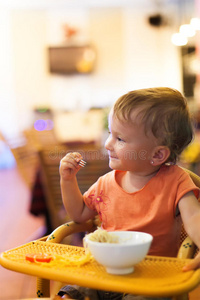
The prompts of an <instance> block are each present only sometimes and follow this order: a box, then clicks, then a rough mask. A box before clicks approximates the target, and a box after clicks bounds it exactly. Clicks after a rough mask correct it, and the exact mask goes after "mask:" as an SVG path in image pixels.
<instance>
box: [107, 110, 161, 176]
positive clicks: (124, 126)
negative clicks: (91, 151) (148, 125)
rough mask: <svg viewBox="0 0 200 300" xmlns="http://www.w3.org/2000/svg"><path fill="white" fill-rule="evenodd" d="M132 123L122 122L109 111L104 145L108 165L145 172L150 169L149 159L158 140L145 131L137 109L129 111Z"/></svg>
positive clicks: (139, 172)
mask: <svg viewBox="0 0 200 300" xmlns="http://www.w3.org/2000/svg"><path fill="white" fill-rule="evenodd" d="M131 119H132V121H133V122H132V123H128V122H125V121H124V122H122V121H120V120H119V119H118V118H116V117H115V116H113V113H112V112H111V113H110V115H109V120H108V123H109V133H110V135H109V137H108V139H107V140H106V143H105V147H106V149H107V150H108V154H109V165H110V167H111V168H112V169H114V170H122V171H130V172H135V173H136V172H138V174H145V173H146V172H148V171H149V170H151V168H152V166H151V160H152V156H153V153H154V149H155V147H156V146H158V141H157V139H156V138H155V137H154V135H153V134H152V133H151V132H150V131H149V132H148V133H147V134H146V133H145V129H144V124H142V123H141V121H140V117H138V116H137V111H133V112H132V113H131Z"/></svg>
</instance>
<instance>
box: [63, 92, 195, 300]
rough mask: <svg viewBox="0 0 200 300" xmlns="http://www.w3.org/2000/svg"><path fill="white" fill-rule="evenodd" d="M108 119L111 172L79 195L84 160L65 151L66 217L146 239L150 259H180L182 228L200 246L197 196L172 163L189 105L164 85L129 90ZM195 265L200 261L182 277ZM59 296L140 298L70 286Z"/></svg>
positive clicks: (184, 135) (188, 129)
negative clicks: (132, 232)
mask: <svg viewBox="0 0 200 300" xmlns="http://www.w3.org/2000/svg"><path fill="white" fill-rule="evenodd" d="M108 121H109V122H108V124H109V137H108V139H107V141H106V143H105V148H106V149H107V151H108V155H109V166H110V168H111V169H112V171H111V172H109V173H107V174H105V175H104V176H102V177H100V178H99V179H98V181H97V182H96V183H94V184H93V185H92V186H91V187H90V189H89V190H88V191H87V192H86V193H85V194H84V195H82V194H81V192H80V190H79V187H78V183H77V179H76V173H77V172H78V171H79V169H80V168H81V167H80V166H79V161H80V160H81V159H82V156H81V155H80V154H79V153H77V152H74V153H68V154H67V155H66V156H65V157H64V158H63V159H62V160H61V164H60V177H61V191H62V197H63V203H64V206H65V208H66V211H67V213H68V214H69V216H70V217H71V218H72V220H74V221H75V222H79V223H81V222H85V221H86V220H88V219H90V218H93V217H95V216H96V215H98V216H99V217H100V220H101V223H102V228H103V229H105V230H108V231H114V230H135V231H143V232H147V233H150V234H152V235H153V243H152V245H151V248H150V251H149V253H148V254H149V255H161V256H171V257H174V256H176V255H177V251H178V247H179V237H180V233H181V223H182V222H183V224H184V227H185V230H186V231H187V233H188V235H189V236H190V237H191V238H192V240H193V241H194V242H195V244H196V245H197V246H198V247H200V230H199V226H197V224H198V223H200V221H199V220H200V204H199V202H198V200H197V199H198V197H199V190H198V188H197V187H196V186H195V185H194V183H193V182H192V180H191V179H190V176H189V175H188V174H187V173H186V172H185V171H184V170H183V169H182V168H180V167H179V166H177V165H176V161H177V159H178V157H179V155H180V154H181V152H182V151H183V149H185V147H186V146H187V145H188V144H189V143H190V142H191V140H192V138H193V131H192V125H191V120H190V115H189V111H188V106H187V101H186V99H185V98H184V97H183V95H182V94H181V93H180V92H179V91H177V90H175V89H172V88H166V87H158V88H149V89H140V90H135V91H131V92H129V93H127V94H125V95H123V96H122V97H120V98H119V99H118V100H117V101H116V103H115V104H114V106H113V107H112V109H111V111H110V114H109V119H108ZM198 267H200V255H197V257H196V258H195V259H194V260H193V261H192V263H190V264H188V265H186V266H185V267H184V269H183V271H187V270H190V269H195V268H198ZM92 292H93V293H94V294H90V293H92ZM59 295H60V297H64V298H66V299H67V298H68V299H70V298H75V299H84V296H85V295H88V296H90V295H92V296H90V297H91V299H92V300H94V299H145V298H144V297H140V296H134V295H123V294H121V293H111V292H104V291H91V290H89V289H83V288H78V287H73V286H66V287H64V288H63V289H62V290H61V291H60V292H59ZM63 295H64V296H63ZM148 299H149V298H148ZM165 299H166V298H165Z"/></svg>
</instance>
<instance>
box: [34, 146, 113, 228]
mask: <svg viewBox="0 0 200 300" xmlns="http://www.w3.org/2000/svg"><path fill="white" fill-rule="evenodd" d="M71 151H79V152H80V153H81V154H82V155H83V158H84V160H86V162H87V167H85V168H82V169H81V170H80V171H79V172H78V174H77V180H78V183H79V188H80V190H81V192H82V193H84V192H85V191H86V190H88V188H89V187H90V186H91V185H92V184H93V183H94V182H95V181H96V180H97V179H98V178H99V177H100V176H101V175H104V174H105V173H107V172H108V171H110V168H109V166H108V156H107V155H105V154H103V153H102V152H101V150H99V149H98V148H91V147H88V145H87V146H84V145H82V146H81V147H80V146H76V148H71V149H70V148H68V147H67V146H62V145H56V146H53V147H48V148H44V149H41V150H40V151H39V158H40V168H41V184H42V187H43V188H44V193H45V197H46V205H47V209H48V213H49V218H50V222H51V227H52V229H55V228H57V227H58V226H59V225H61V224H63V223H65V222H66V221H69V219H68V218H67V216H66V211H65V209H64V206H63V202H62V196H61V190H60V174H59V164H60V160H61V159H62V158H63V157H64V156H65V155H66V154H67V153H68V152H71Z"/></svg>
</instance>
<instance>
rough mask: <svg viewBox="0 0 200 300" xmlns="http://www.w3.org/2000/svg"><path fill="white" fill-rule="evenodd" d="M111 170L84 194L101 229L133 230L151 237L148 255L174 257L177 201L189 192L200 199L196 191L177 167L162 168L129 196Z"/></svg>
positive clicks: (176, 239) (184, 173)
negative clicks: (151, 241)
mask: <svg viewBox="0 0 200 300" xmlns="http://www.w3.org/2000/svg"><path fill="white" fill-rule="evenodd" d="M117 172H122V171H111V172H109V173H107V174H106V175H104V176H102V177H100V178H99V179H98V181H97V182H96V183H95V184H93V185H92V186H91V187H90V189H89V190H88V191H87V192H86V193H85V194H84V201H85V203H86V205H87V206H88V207H89V208H90V209H92V210H95V211H96V212H97V214H98V215H99V217H100V219H101V221H102V228H103V229H105V230H108V231H115V230H133V231H143V232H148V233H150V234H152V235H153V237H154V238H153V243H152V246H151V248H150V251H149V254H150V255H162V256H176V255H177V251H178V247H179V238H180V232H181V218H180V215H178V216H176V209H177V204H178V202H179V200H180V199H181V198H182V196H183V195H185V194H186V193H187V192H189V191H194V194H195V196H196V197H197V198H198V197H199V189H198V188H197V187H196V186H195V184H194V183H193V181H192V180H191V178H190V176H189V175H188V174H187V173H186V172H185V171H183V170H182V169H181V168H180V167H178V166H174V165H173V166H162V167H161V168H160V170H159V171H158V173H157V174H156V175H155V176H154V177H152V178H151V179H150V180H149V182H148V183H147V184H146V185H145V186H144V187H143V188H142V189H141V190H139V191H136V192H134V193H128V192H126V191H124V190H123V189H122V188H121V187H120V186H119V184H118V183H117V182H116V173H117Z"/></svg>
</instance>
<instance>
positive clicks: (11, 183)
mask: <svg viewBox="0 0 200 300" xmlns="http://www.w3.org/2000/svg"><path fill="white" fill-rule="evenodd" d="M0 86H1V87H0V208H1V209H0V219H1V227H0V237H1V241H2V242H1V249H0V250H1V251H4V250H7V249H8V248H11V247H15V246H18V245H19V244H22V243H24V242H27V241H29V240H31V239H33V238H38V237H40V236H43V235H45V234H48V233H49V232H51V230H52V229H54V228H55V227H57V226H58V225H60V224H61V223H63V222H64V221H67V220H68V218H67V216H66V213H65V211H64V209H63V206H62V200H61V195H60V188H59V172H58V168H59V161H60V159H61V158H62V157H63V156H64V155H65V154H66V153H67V152H68V151H74V150H77V151H81V153H82V154H83V156H84V158H85V159H86V160H87V162H88V167H87V168H85V169H84V170H82V171H81V172H82V173H81V172H80V175H79V182H80V185H81V190H82V192H84V191H85V190H86V189H87V188H88V187H89V186H90V185H91V184H92V183H93V182H94V181H95V180H96V178H98V176H100V175H101V174H104V173H105V172H107V171H108V170H109V169H108V165H107V162H108V160H107V155H106V153H105V151H104V149H103V145H104V141H105V138H106V132H107V113H108V110H109V107H110V106H111V105H112V104H113V103H114V102H115V101H116V99H117V98H119V97H120V96H121V95H122V94H124V93H126V92H128V91H130V90H133V89H139V88H147V87H155V86H168V87H172V88H176V89H178V90H180V91H181V92H182V93H184V95H185V96H186V98H187V100H188V104H189V107H190V110H191V113H192V115H193V117H194V120H195V138H194V141H193V142H192V144H191V145H190V146H189V147H188V148H187V149H186V151H185V152H184V153H183V155H182V157H181V160H180V162H179V163H180V164H181V165H183V166H186V167H188V168H190V169H191V170H193V171H195V172H196V173H197V174H200V171H199V161H200V146H199V140H200V138H199V128H200V1H199V0H95V1H94V0H93V1H92V0H82V1H78V0H57V1H53V0H29V1H25V0H7V1H4V0H0ZM70 243H73V244H79V243H80V237H77V236H75V237H72V239H71V240H70ZM11 273H12V272H9V271H5V270H3V269H2V267H0V289H1V291H4V292H3V295H0V299H15V298H17V297H18V298H19V299H21V298H24V297H26V296H32V295H33V293H34V292H33V286H34V284H35V283H33V284H32V280H30V279H29V280H27V279H25V277H23V276H21V275H20V276H21V277H20V276H19V275H16V274H15V275H13V274H11ZM11 276H15V277H12V280H13V281H12V282H15V284H14V287H13V289H12V290H11V289H9V288H5V286H6V284H8V283H9V280H10V278H11ZM1 285H2V288H1ZM25 286H26V288H25ZM29 286H30V287H29ZM13 291H15V294H14V293H13ZM16 295H17V296H16Z"/></svg>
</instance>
